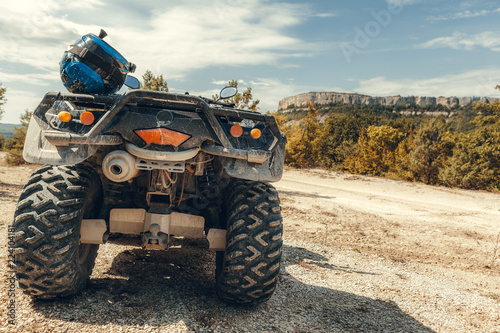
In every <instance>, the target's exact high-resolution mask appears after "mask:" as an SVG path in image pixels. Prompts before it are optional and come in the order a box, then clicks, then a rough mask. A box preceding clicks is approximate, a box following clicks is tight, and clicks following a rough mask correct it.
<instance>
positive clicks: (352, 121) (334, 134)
mask: <svg viewBox="0 0 500 333" xmlns="http://www.w3.org/2000/svg"><path fill="white" fill-rule="evenodd" d="M378 121H379V117H377V116H375V115H373V114H366V113H362V112H358V111H355V110H351V111H349V113H348V114H343V115H341V116H340V117H338V116H334V115H333V116H330V117H329V118H328V119H327V120H326V124H325V128H324V131H322V132H321V135H322V139H321V143H322V147H321V154H320V159H321V164H322V165H323V166H326V167H327V168H331V167H333V165H334V164H341V163H342V162H343V161H344V159H345V158H346V157H347V156H348V155H349V154H350V153H352V151H353V149H354V145H355V144H356V143H357V142H358V140H359V137H360V136H361V133H362V131H363V129H365V128H367V127H368V126H370V125H374V124H376V123H377V122H378Z"/></svg>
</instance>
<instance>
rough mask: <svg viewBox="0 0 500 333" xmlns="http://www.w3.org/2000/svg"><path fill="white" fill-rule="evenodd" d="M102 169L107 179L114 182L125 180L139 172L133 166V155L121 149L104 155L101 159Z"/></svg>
mask: <svg viewBox="0 0 500 333" xmlns="http://www.w3.org/2000/svg"><path fill="white" fill-rule="evenodd" d="M102 171H103V173H104V175H105V176H106V177H107V178H108V179H109V180H111V181H113V182H116V183H121V182H126V181H128V180H130V179H132V178H134V177H135V176H137V173H138V172H139V170H137V169H136V168H135V157H134V156H132V155H130V154H129V153H127V152H126V151H123V150H115V151H112V152H111V153H109V154H108V155H106V157H105V158H104V160H103V161H102Z"/></svg>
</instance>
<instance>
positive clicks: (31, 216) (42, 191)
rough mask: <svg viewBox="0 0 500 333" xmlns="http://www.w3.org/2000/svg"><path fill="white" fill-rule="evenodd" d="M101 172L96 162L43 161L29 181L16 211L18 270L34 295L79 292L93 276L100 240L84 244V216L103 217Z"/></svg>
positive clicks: (21, 283)
mask: <svg viewBox="0 0 500 333" xmlns="http://www.w3.org/2000/svg"><path fill="white" fill-rule="evenodd" d="M101 192H102V190H101V183H100V180H99V176H98V175H97V174H96V173H95V172H94V171H93V170H92V169H90V168H88V167H85V166H82V165H75V166H50V165H46V166H42V167H41V168H40V169H38V170H37V171H35V172H34V173H33V174H32V175H31V178H30V179H29V181H28V183H27V184H26V186H25V187H24V189H23V191H22V193H21V196H20V198H19V202H18V204H17V208H16V212H15V216H14V229H15V237H16V240H15V261H14V263H15V268H14V270H15V272H16V277H17V280H18V281H19V286H20V287H21V288H22V289H23V290H24V292H25V293H27V294H29V295H31V296H33V297H34V298H44V299H51V298H56V297H66V296H72V295H75V294H77V293H79V292H80V291H81V290H82V289H83V288H84V287H85V285H86V284H87V282H88V281H89V277H90V275H91V273H92V269H93V268H94V263H95V258H96V256H97V250H98V248H99V245H93V244H80V228H81V223H82V219H83V218H97V217H98V214H99V210H100V205H101V204H102V194H101Z"/></svg>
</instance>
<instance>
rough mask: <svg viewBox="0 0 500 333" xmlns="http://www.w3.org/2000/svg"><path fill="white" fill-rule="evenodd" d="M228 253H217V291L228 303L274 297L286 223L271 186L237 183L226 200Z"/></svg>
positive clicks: (241, 302) (242, 302) (236, 181)
mask: <svg viewBox="0 0 500 333" xmlns="http://www.w3.org/2000/svg"><path fill="white" fill-rule="evenodd" d="M226 216H227V237H226V251H219V252H217V259H216V292H217V295H218V296H219V297H220V298H221V299H222V300H224V301H226V302H228V303H236V304H258V303H262V302H265V301H267V300H268V299H269V298H271V296H272V294H273V293H274V290H275V289H276V284H277V278H278V273H279V270H280V261H281V248H282V244H283V241H282V234H283V223H282V217H281V208H280V203H279V197H278V192H277V191H276V189H275V188H274V187H273V186H272V185H270V184H268V183H262V182H255V181H244V180H233V181H232V182H231V184H230V185H229V187H228V191H227V199H226Z"/></svg>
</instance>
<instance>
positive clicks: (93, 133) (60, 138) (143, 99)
mask: <svg viewBox="0 0 500 333" xmlns="http://www.w3.org/2000/svg"><path fill="white" fill-rule="evenodd" d="M56 101H68V102H76V103H85V104H101V105H102V104H104V105H107V106H108V105H109V108H108V110H107V111H106V112H105V114H104V115H103V116H102V117H101V118H100V119H99V121H98V122H97V123H96V124H95V125H94V126H93V127H92V129H91V130H90V131H89V132H88V133H86V134H75V133H68V132H61V131H55V130H50V129H45V130H44V131H43V135H44V136H45V138H46V139H47V140H49V141H50V142H51V143H52V144H53V145H55V146H68V145H70V144H82V145H83V144H89V145H118V144H121V143H122V142H123V140H122V139H121V138H120V137H119V136H116V135H102V134H101V132H102V131H103V130H104V129H105V128H106V125H108V124H109V122H110V121H111V120H112V119H113V118H114V117H115V116H116V115H117V114H118V113H119V112H120V110H122V108H123V107H124V106H125V105H127V104H137V105H147V106H152V105H155V106H162V107H166V108H172V109H179V110H184V111H185V110H191V111H193V112H201V113H202V114H203V115H204V116H205V117H206V119H207V120H208V122H209V124H210V126H211V127H212V129H213V130H214V132H215V134H216V135H217V138H218V139H219V141H220V143H221V144H222V146H223V147H220V146H218V145H211V144H204V145H203V146H202V150H204V151H206V152H207V153H210V154H213V155H219V156H223V157H229V158H236V159H246V160H248V161H249V162H255V163H262V162H263V161H265V160H266V159H268V158H269V157H270V156H271V155H272V153H273V151H274V150H275V149H276V148H277V146H278V145H277V143H278V141H279V140H280V139H281V134H280V132H279V129H278V127H277V126H276V121H275V119H274V117H273V116H271V115H266V114H262V113H258V112H251V111H244V110H236V109H229V108H224V107H223V106H217V107H210V105H209V104H208V103H207V102H206V101H205V100H204V99H203V98H200V97H196V96H191V95H183V94H172V93H166V92H158V91H150V90H132V91H129V92H127V93H125V94H124V95H111V96H102V95H83V94H62V93H56V92H49V93H47V94H46V95H45V97H44V98H43V100H42V102H41V103H40V105H39V106H38V108H37V109H36V110H35V112H34V115H35V116H36V117H37V118H39V119H40V120H41V119H43V115H45V113H47V111H48V110H49V109H50V108H51V107H52V106H53V105H54V103H55V102H56ZM217 115H218V116H226V117H231V118H236V119H241V120H243V119H249V120H253V121H257V122H264V123H266V125H267V126H268V127H269V129H270V131H271V132H272V134H273V136H274V137H275V140H274V142H272V143H271V144H270V146H269V149H268V150H267V151H265V150H242V149H237V148H235V147H233V145H232V144H231V141H230V140H229V138H228V137H227V135H226V133H225V132H224V130H223V129H222V126H221V125H220V123H219V121H217V118H216V116H217Z"/></svg>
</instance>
